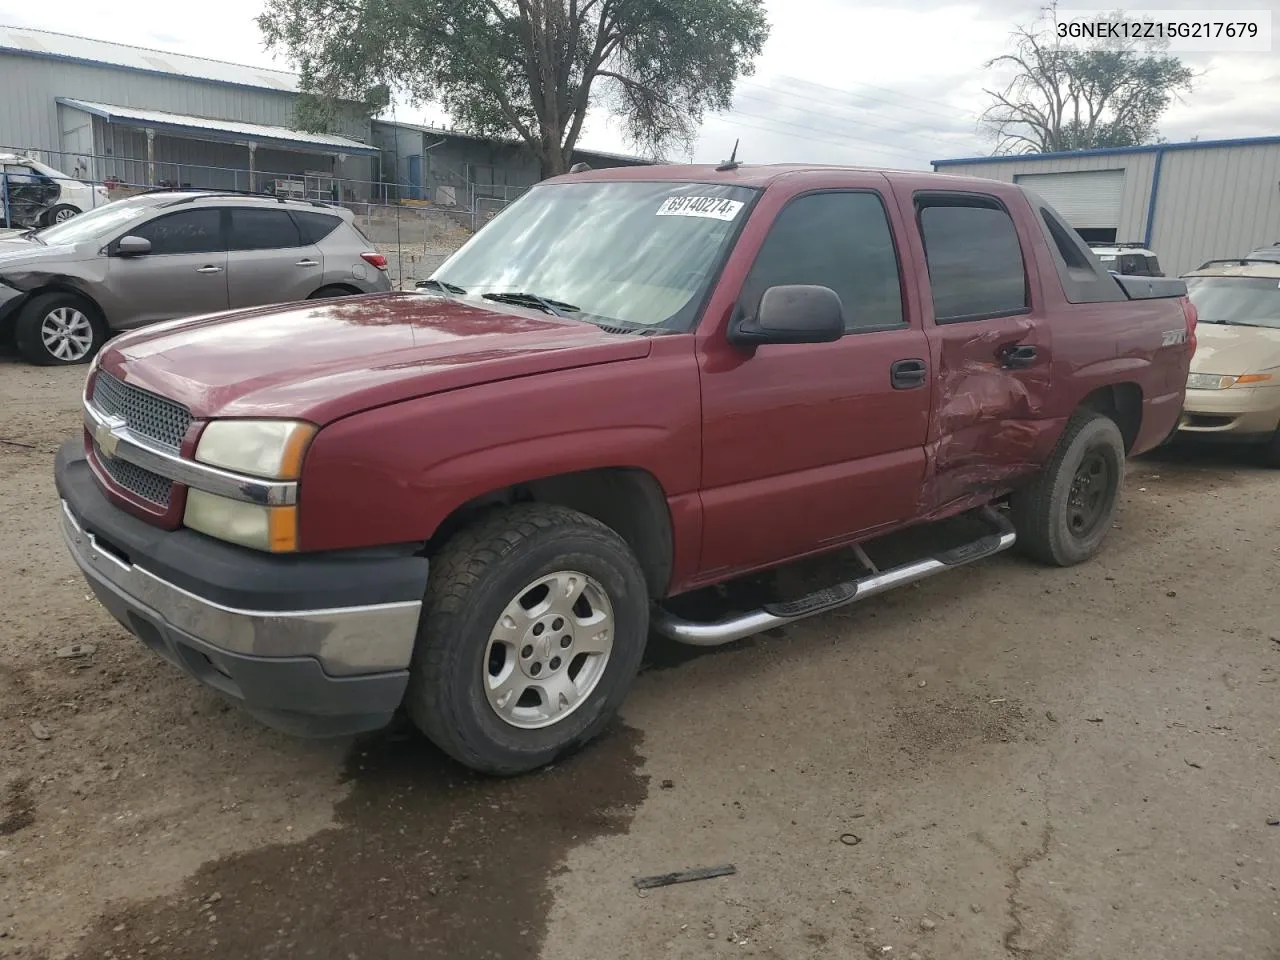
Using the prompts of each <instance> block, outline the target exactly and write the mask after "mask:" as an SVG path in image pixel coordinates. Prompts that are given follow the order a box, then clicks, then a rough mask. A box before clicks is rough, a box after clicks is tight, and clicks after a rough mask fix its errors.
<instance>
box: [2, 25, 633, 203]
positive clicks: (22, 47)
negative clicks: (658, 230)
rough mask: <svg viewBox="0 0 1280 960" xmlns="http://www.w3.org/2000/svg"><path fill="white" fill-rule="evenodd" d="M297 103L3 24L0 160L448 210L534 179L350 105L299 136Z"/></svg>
mask: <svg viewBox="0 0 1280 960" xmlns="http://www.w3.org/2000/svg"><path fill="white" fill-rule="evenodd" d="M297 100H298V77H297V75H296V74H292V73H287V72H284V71H280V70H268V69H263V68H261V67H249V66H242V65H240V64H234V63H224V62H222V61H219V60H207V59H204V58H201V57H189V56H185V55H182V54H176V53H168V52H165V51H159V50H148V49H144V48H142V47H131V46H126V45H123V44H118V43H107V42H105V41H101V40H90V39H87V38H84V37H74V36H68V35H65V34H59V33H49V32H47V31H42V30H30V29H25V28H17V27H5V26H0V153H35V154H37V155H38V157H39V158H40V159H42V160H44V161H45V162H46V163H48V164H49V165H50V166H52V167H55V168H57V169H59V170H62V171H63V172H65V173H66V174H68V175H69V176H72V177H76V178H78V179H85V180H92V181H96V182H99V183H102V182H106V183H107V185H108V186H112V185H113V184H116V183H119V184H121V185H127V186H130V187H139V186H143V187H145V186H194V187H214V188H219V189H236V190H254V191H261V190H274V191H276V192H281V191H284V192H287V193H289V194H291V195H298V194H305V195H308V196H310V197H312V198H313V199H318V200H325V201H353V200H354V201H364V200H381V201H386V200H388V199H390V200H393V201H394V200H401V199H410V200H424V199H425V200H430V201H432V202H433V203H442V204H443V205H446V206H454V205H458V206H467V205H469V204H472V203H474V202H475V200H476V198H477V197H478V198H481V199H492V200H496V201H498V202H499V203H501V202H505V201H507V200H510V199H513V198H514V197H515V196H516V195H518V194H519V192H520V191H521V190H523V189H524V188H526V187H528V186H529V185H530V184H532V183H533V182H534V181H536V180H537V179H538V167H537V164H536V163H535V162H534V161H533V160H532V158H531V157H530V156H529V154H528V151H526V150H523V149H522V148H521V147H520V145H518V144H514V143H512V142H508V141H502V140H493V139H487V138H483V137H475V136H470V135H467V134H463V133H458V132H455V131H451V130H449V131H446V130H437V129H434V128H430V127H420V126H415V125H413V124H395V123H388V122H384V121H375V120H371V119H370V118H369V117H368V116H367V115H366V114H365V113H363V112H362V111H361V108H360V107H358V106H357V105H355V104H351V105H349V106H347V107H346V108H344V109H341V110H339V111H338V112H337V116H336V117H335V122H334V125H333V126H334V129H333V130H332V132H331V133H329V134H313V133H306V132H303V131H300V130H298V129H296V127H297V123H296V117H295V110H296V105H297ZM577 153H578V155H576V156H575V158H574V159H575V160H579V159H581V160H585V161H587V162H588V163H590V164H591V165H592V166H616V165H620V164H634V163H641V162H643V161H641V160H639V159H637V158H633V157H624V156H619V155H616V154H606V153H600V152H598V151H587V150H581V151H578V152H577ZM442 187H443V188H444V189H443V190H441V189H440V188H442Z"/></svg>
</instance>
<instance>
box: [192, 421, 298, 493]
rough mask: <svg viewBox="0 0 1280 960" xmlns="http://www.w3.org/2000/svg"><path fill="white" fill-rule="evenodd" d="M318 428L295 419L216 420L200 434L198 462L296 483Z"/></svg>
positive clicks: (197, 451)
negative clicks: (308, 447) (303, 457)
mask: <svg viewBox="0 0 1280 960" xmlns="http://www.w3.org/2000/svg"><path fill="white" fill-rule="evenodd" d="M315 432H316V428H315V427H314V426H313V425H312V424H310V423H301V422H299V421H296V420H214V421H213V422H212V423H210V424H209V425H208V426H206V427H205V428H204V432H202V433H201V434H200V443H199V444H198V445H197V446H196V459H197V460H199V461H200V462H201V463H207V464H209V465H210V466H214V467H224V468H226V469H227V470H235V471H237V472H238V473H247V474H249V475H250V476H253V477H266V478H267V479H269V480H296V479H298V475H299V474H300V473H301V472H302V456H303V454H304V453H306V452H307V445H308V444H309V443H310V442H311V438H312V437H313V436H315Z"/></svg>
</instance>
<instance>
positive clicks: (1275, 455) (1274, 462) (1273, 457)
mask: <svg viewBox="0 0 1280 960" xmlns="http://www.w3.org/2000/svg"><path fill="white" fill-rule="evenodd" d="M1262 460H1263V462H1264V463H1265V464H1266V465H1267V466H1269V467H1276V468H1280V430H1277V431H1276V432H1275V433H1273V434H1272V435H1271V439H1270V440H1268V441H1267V445H1266V446H1265V447H1263V449H1262Z"/></svg>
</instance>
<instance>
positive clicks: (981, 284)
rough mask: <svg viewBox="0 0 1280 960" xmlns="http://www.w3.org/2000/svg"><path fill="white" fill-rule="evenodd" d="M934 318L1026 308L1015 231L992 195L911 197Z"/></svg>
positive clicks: (970, 317)
mask: <svg viewBox="0 0 1280 960" xmlns="http://www.w3.org/2000/svg"><path fill="white" fill-rule="evenodd" d="M916 215H917V217H918V220H919V225H920V234H921V237H922V239H923V240H924V249H925V259H926V262H927V264H928V268H929V287H930V289H931V290H932V292H933V310H934V318H935V320H936V321H937V322H938V323H963V322H966V321H974V320H986V319H989V318H992V317H1007V316H1015V315H1017V314H1020V313H1026V312H1027V311H1028V308H1029V303H1030V301H1029V299H1028V296H1027V273H1026V267H1025V266H1024V264H1023V260H1022V247H1021V245H1020V244H1019V242H1018V231H1017V230H1016V229H1015V227H1014V225H1013V219H1012V218H1011V217H1010V216H1009V214H1008V212H1007V211H1006V210H1005V209H1004V206H1003V205H1002V204H1001V203H1000V202H999V201H998V200H996V199H995V198H994V197H982V196H975V195H969V194H925V195H921V196H918V197H917V198H916Z"/></svg>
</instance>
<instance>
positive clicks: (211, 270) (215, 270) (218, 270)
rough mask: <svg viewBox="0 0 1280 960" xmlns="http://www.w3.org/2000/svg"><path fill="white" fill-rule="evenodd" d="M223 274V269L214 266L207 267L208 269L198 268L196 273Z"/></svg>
mask: <svg viewBox="0 0 1280 960" xmlns="http://www.w3.org/2000/svg"><path fill="white" fill-rule="evenodd" d="M221 272H222V268H221V267H215V266H212V265H210V266H207V267H197V268H196V273H221Z"/></svg>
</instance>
